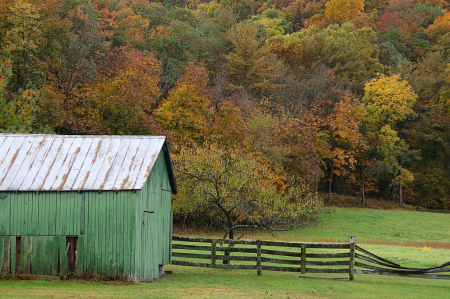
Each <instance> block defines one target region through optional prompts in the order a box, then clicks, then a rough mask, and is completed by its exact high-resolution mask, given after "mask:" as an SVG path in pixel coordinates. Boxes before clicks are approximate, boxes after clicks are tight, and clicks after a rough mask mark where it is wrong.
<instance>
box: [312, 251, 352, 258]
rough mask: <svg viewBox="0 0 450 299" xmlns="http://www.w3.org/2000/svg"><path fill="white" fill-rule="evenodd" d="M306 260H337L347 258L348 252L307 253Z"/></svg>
mask: <svg viewBox="0 0 450 299" xmlns="http://www.w3.org/2000/svg"><path fill="white" fill-rule="evenodd" d="M306 257H307V258H319V259H337V258H349V257H350V252H343V253H307V254H306Z"/></svg>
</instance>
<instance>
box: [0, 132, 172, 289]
mask: <svg viewBox="0 0 450 299" xmlns="http://www.w3.org/2000/svg"><path fill="white" fill-rule="evenodd" d="M175 193H176V186H175V180H174V177H173V172H172V168H171V163H170V157H169V152H168V149H167V143H166V139H165V137H155V136H63V135H31V134H0V273H1V276H2V277H8V276H15V275H20V274H33V275H34V274H37V275H39V274H42V275H56V276H66V275H70V274H73V275H77V276H85V277H93V278H100V279H101V278H110V277H121V278H125V279H129V280H133V281H142V280H146V279H150V278H154V277H158V276H160V275H161V274H162V273H164V264H168V263H170V258H171V235H172V215H171V195H172V194H175Z"/></svg>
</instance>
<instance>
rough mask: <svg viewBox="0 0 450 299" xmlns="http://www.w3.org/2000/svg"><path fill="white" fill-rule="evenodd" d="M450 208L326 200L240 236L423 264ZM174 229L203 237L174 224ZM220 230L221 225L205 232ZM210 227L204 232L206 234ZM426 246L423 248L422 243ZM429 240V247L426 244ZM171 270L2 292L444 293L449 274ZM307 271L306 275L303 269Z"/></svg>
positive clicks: (444, 257) (436, 248)
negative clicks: (280, 223)
mask: <svg viewBox="0 0 450 299" xmlns="http://www.w3.org/2000/svg"><path fill="white" fill-rule="evenodd" d="M449 220H450V215H448V214H436V213H433V214H432V213H424V212H410V211H408V212H407V211H389V210H388V211H386V210H368V209H342V208H325V209H324V211H323V213H322V214H321V215H320V217H319V219H318V221H317V222H315V223H313V224H311V225H309V226H308V227H305V228H299V229H296V230H293V231H289V232H282V233H279V234H278V236H277V237H276V238H274V237H272V236H270V235H268V234H266V233H261V232H252V231H245V232H244V233H245V235H244V237H243V239H258V238H259V239H266V240H267V239H275V240H280V241H299V242H301V241H318V242H321V241H333V242H334V241H336V242H348V237H347V236H348V235H351V234H353V235H356V237H357V244H359V245H360V246H362V247H363V248H365V249H367V250H370V251H371V252H373V253H375V254H377V255H379V256H382V257H385V258H387V259H389V260H392V261H394V262H397V263H400V264H401V265H404V266H412V267H430V266H436V265H438V264H442V263H444V262H447V261H449V260H450V221H449ZM174 234H176V235H189V236H200V237H206V236H207V235H206V234H207V233H206V232H205V231H202V232H194V231H191V230H183V229H179V230H177V231H176V232H175V233H174ZM210 234H212V235H213V236H214V237H220V236H221V232H213V233H210ZM210 236H211V235H208V237H210ZM425 246H426V247H427V248H428V249H429V251H424V250H423V248H424V247H425ZM430 247H431V248H430ZM166 270H171V271H172V272H173V274H171V275H166V276H165V277H163V278H160V279H157V280H155V281H152V282H151V283H142V284H127V283H122V282H103V283H99V282H96V283H92V282H86V281H61V282H49V281H0V297H1V298H230V297H236V298H448V297H449V296H450V295H449V294H450V281H448V280H432V279H421V278H402V277H392V276H372V275H356V277H355V281H352V282H350V281H347V280H330V279H321V278H338V277H341V278H345V277H347V276H346V275H343V274H322V275H317V274H316V275H314V276H315V277H317V278H313V279H311V278H299V274H296V273H282V272H268V271H264V272H263V275H262V276H257V275H256V271H254V270H223V269H207V268H191V267H181V266H173V265H168V266H166ZM308 276H313V275H308Z"/></svg>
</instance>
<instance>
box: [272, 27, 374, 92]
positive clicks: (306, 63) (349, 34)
mask: <svg viewBox="0 0 450 299" xmlns="http://www.w3.org/2000/svg"><path fill="white" fill-rule="evenodd" d="M375 39H376V33H375V32H374V31H373V30H372V29H370V28H368V27H364V28H361V29H357V28H356V27H355V25H353V24H351V23H344V24H343V25H342V26H339V25H336V24H335V25H330V26H328V27H327V28H326V29H319V28H317V27H314V26H310V27H309V28H308V29H305V30H302V31H300V32H295V33H293V34H291V35H285V36H275V37H272V38H269V39H268V40H267V42H266V44H267V46H268V47H269V48H270V49H271V50H272V51H273V52H274V53H275V54H276V55H277V56H278V57H279V58H280V59H281V60H282V61H283V62H284V63H285V64H286V65H289V66H291V68H292V69H293V70H294V71H295V72H296V73H297V75H298V76H301V75H302V74H305V73H306V74H310V73H312V72H313V71H314V70H316V69H317V68H318V67H319V66H321V65H325V66H327V67H329V68H330V69H332V70H333V71H334V72H335V73H336V74H338V75H339V76H341V77H342V78H344V79H345V80H347V81H349V82H352V84H353V88H354V89H355V90H356V91H357V92H358V93H359V94H362V93H363V86H364V83H365V82H366V81H367V80H369V79H371V78H373V77H374V76H375V75H376V74H377V73H380V72H382V71H383V67H382V65H381V64H380V63H379V62H378V59H377V58H376V55H377V53H378V50H377V47H376V46H375V45H374V41H375Z"/></svg>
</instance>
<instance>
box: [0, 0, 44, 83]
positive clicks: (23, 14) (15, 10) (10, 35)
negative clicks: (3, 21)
mask: <svg viewBox="0 0 450 299" xmlns="http://www.w3.org/2000/svg"><path fill="white" fill-rule="evenodd" d="M41 30H42V21H41V16H40V14H39V12H38V9H37V7H36V6H35V5H32V4H30V3H28V2H25V1H22V0H20V1H16V2H14V4H13V5H12V6H11V7H10V8H9V15H8V17H7V30H6V34H5V41H4V48H3V51H5V52H9V53H11V58H12V61H13V78H11V80H12V82H11V83H13V84H14V85H15V89H16V90H17V89H19V88H21V89H22V90H23V89H25V87H26V86H27V84H28V83H30V82H31V83H34V84H42V83H43V80H44V78H45V74H44V72H45V68H46V66H45V64H44V62H43V57H42V56H41V54H42V53H41V51H42V48H43V46H44V43H45V40H44V39H43V37H42V32H41Z"/></svg>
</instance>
